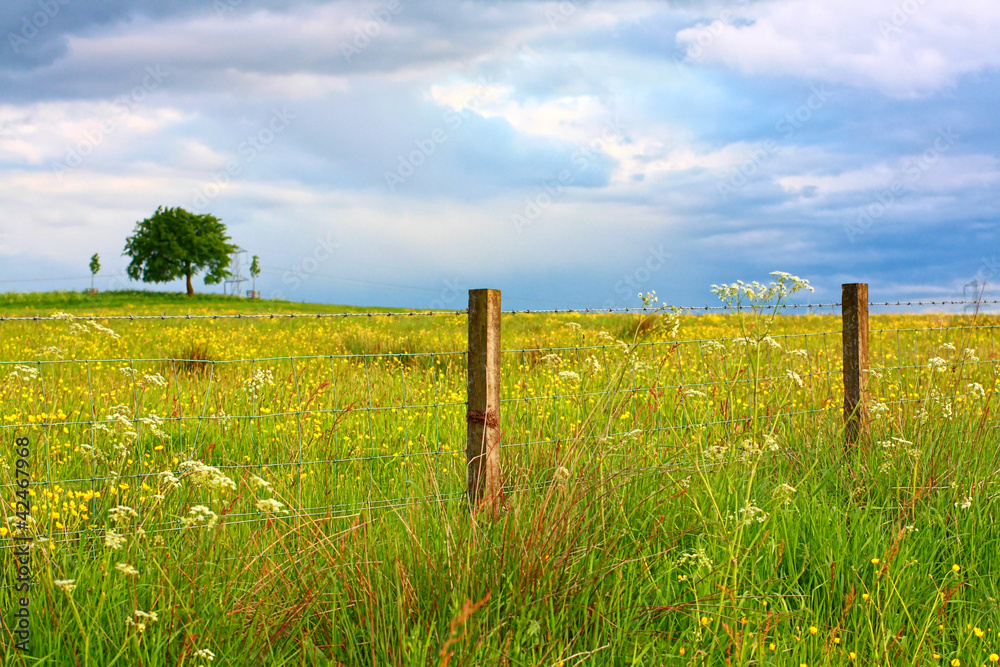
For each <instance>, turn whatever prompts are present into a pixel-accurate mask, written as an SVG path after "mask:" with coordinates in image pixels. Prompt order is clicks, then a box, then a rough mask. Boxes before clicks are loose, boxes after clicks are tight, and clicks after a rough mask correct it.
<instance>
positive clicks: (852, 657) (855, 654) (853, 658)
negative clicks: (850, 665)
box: [847, 651, 858, 660]
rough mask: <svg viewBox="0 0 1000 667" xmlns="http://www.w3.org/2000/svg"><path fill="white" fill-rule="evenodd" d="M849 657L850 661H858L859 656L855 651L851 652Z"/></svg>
mask: <svg viewBox="0 0 1000 667" xmlns="http://www.w3.org/2000/svg"><path fill="white" fill-rule="evenodd" d="M847 657H848V659H850V660H857V659H858V654H857V653H855V652H854V651H851V652H850V653H848V654H847Z"/></svg>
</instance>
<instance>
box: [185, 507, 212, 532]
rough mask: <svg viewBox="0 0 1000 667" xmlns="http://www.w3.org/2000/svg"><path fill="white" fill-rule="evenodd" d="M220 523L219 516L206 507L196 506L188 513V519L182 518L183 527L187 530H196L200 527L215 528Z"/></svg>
mask: <svg viewBox="0 0 1000 667" xmlns="http://www.w3.org/2000/svg"><path fill="white" fill-rule="evenodd" d="M218 522H219V515H218V514H216V513H215V512H213V511H212V510H210V509H208V508H207V507H205V506H204V505H195V506H194V507H192V508H191V509H190V510H189V511H188V515H187V516H186V517H182V518H181V525H183V526H184V527H185V528H195V527H199V526H204V527H205V528H214V527H215V525H216V524H217V523H218Z"/></svg>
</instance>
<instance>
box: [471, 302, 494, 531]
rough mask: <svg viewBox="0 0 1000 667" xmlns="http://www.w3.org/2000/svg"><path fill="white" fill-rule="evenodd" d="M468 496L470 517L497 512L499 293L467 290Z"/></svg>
mask: <svg viewBox="0 0 1000 667" xmlns="http://www.w3.org/2000/svg"><path fill="white" fill-rule="evenodd" d="M468 378H469V386H468V401H469V403H468V412H467V414H466V420H467V422H468V441H467V443H466V449H465V455H466V462H467V465H468V484H469V486H468V494H469V503H470V506H471V507H472V509H473V511H475V510H477V509H478V508H480V507H481V505H482V504H483V503H489V505H490V506H491V508H492V510H493V513H494V514H496V512H497V511H498V510H499V506H500V502H501V499H502V495H503V488H502V486H501V481H500V290H492V289H477V290H469V369H468Z"/></svg>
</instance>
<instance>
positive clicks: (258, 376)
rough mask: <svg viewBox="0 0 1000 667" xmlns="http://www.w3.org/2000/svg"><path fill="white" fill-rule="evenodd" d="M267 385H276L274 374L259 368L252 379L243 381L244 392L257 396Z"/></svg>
mask: <svg viewBox="0 0 1000 667" xmlns="http://www.w3.org/2000/svg"><path fill="white" fill-rule="evenodd" d="M267 385H274V374H273V373H271V371H269V370H265V369H262V368H258V369H257V370H256V371H254V374H253V376H251V377H250V379H248V380H244V381H243V391H245V392H247V393H248V394H251V395H253V396H257V395H258V394H259V393H260V392H261V391H262V390H263V389H264V387H265V386H267Z"/></svg>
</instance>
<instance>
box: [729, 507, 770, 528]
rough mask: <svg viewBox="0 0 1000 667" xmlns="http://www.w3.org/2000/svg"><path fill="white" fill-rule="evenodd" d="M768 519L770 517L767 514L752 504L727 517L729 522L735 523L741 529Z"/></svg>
mask: <svg viewBox="0 0 1000 667" xmlns="http://www.w3.org/2000/svg"><path fill="white" fill-rule="evenodd" d="M770 518H771V515H770V514H769V513H767V512H765V511H764V510H762V509H761V508H759V507H757V505H755V504H754V503H753V502H751V503H749V504H748V505H745V506H744V507H741V508H740V510H739V512H738V513H736V514H730V515H729V520H730V521H736V522H737V525H738V526H741V527H742V526H749V525H750V524H751V523H753V522H754V521H756V522H757V523H764V522H765V521H767V520H768V519H770Z"/></svg>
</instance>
